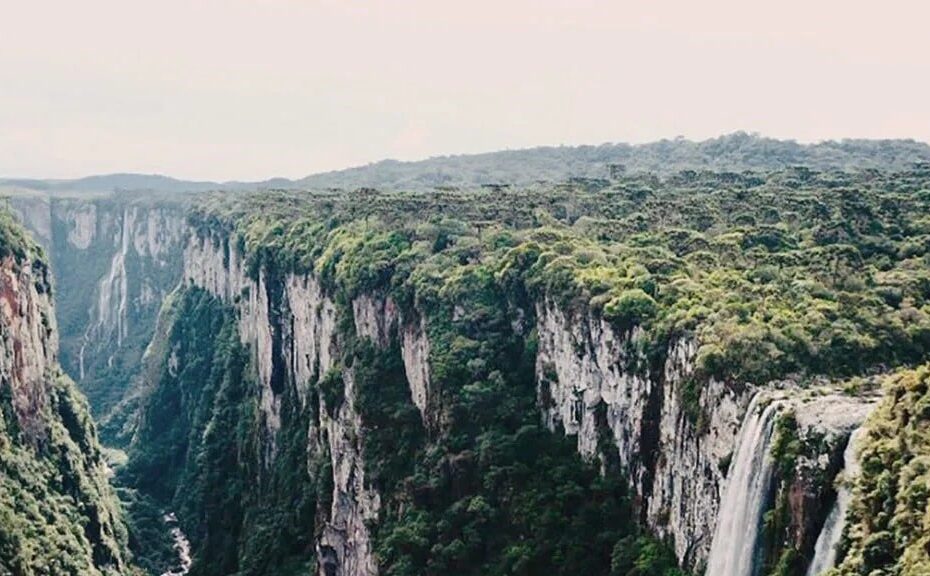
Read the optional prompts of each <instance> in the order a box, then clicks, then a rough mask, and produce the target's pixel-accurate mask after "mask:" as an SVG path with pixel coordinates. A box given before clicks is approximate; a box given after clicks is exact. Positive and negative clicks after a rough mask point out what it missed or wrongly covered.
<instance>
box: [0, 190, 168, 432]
mask: <svg viewBox="0 0 930 576" xmlns="http://www.w3.org/2000/svg"><path fill="white" fill-rule="evenodd" d="M11 204H12V207H13V209H14V210H16V211H17V213H18V214H19V215H20V218H21V219H22V221H23V222H24V224H25V225H26V226H27V227H28V228H29V229H30V230H31V231H32V232H33V234H34V235H35V237H36V238H37V240H38V241H39V242H41V243H42V244H43V246H45V248H46V250H47V252H48V254H49V259H50V261H51V268H52V273H53V276H54V277H55V282H56V286H57V287H58V290H57V292H56V298H55V305H56V311H57V315H58V323H59V327H60V335H61V363H62V366H63V367H64V369H65V371H66V372H67V373H68V374H70V375H71V377H72V378H74V380H75V381H76V382H77V384H78V386H79V387H80V388H81V390H82V391H83V392H84V394H85V395H86V396H87V397H88V400H89V401H90V405H91V409H92V411H93V413H94V416H95V417H96V418H97V419H98V420H100V421H101V422H102V430H101V432H102V434H103V437H104V439H105V440H106V441H107V442H109V443H115V444H122V443H124V442H125V441H126V438H125V434H126V433H125V431H124V428H125V426H126V422H124V417H125V415H126V414H127V412H128V411H126V410H122V409H120V410H116V406H117V404H118V403H119V402H120V401H121V400H123V394H124V392H125V391H126V390H127V388H129V387H130V386H129V384H130V382H131V381H132V380H133V379H134V378H136V377H137V376H138V373H139V367H140V366H141V358H142V354H143V352H144V350H145V347H146V346H147V345H148V342H149V341H150V340H151V338H152V333H153V330H154V327H155V320H156V318H157V315H158V310H159V309H160V308H161V303H162V301H163V300H164V298H165V296H166V294H167V293H168V292H170V291H171V290H172V289H173V288H174V286H175V285H176V284H177V282H178V280H179V278H180V272H181V253H182V248H183V238H182V231H183V222H184V215H183V214H184V213H183V208H182V204H181V203H180V202H179V201H175V200H173V199H170V198H165V199H161V198H159V197H157V196H156V197H149V198H143V199H140V198H132V197H129V198H121V197H117V196H109V195H104V196H99V197H98V196H94V197H91V198H66V197H64V198H63V197H57V196H54V195H46V194H30V195H20V196H14V197H13V198H12V199H11Z"/></svg>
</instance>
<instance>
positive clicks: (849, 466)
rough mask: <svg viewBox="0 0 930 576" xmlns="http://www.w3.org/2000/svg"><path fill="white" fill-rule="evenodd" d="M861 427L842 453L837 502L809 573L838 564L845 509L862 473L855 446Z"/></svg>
mask: <svg viewBox="0 0 930 576" xmlns="http://www.w3.org/2000/svg"><path fill="white" fill-rule="evenodd" d="M861 430H862V429H861V428H857V429H856V430H855V431H854V432H853V433H852V434H850V436H849V441H848V442H847V443H846V450H845V451H844V452H843V478H842V481H841V482H840V483H839V485H838V486H837V493H836V502H835V503H834V504H833V508H831V509H830V514H829V516H827V519H826V521H825V522H824V525H823V530H821V531H820V535H819V536H818V537H817V543H816V544H815V545H814V559H813V560H811V564H810V566H809V567H808V568H807V576H818V574H822V573H824V572H826V571H827V570H829V569H830V568H833V566H834V564H836V547H837V545H838V544H839V543H840V538H842V536H843V527H844V526H845V524H846V512H847V511H848V510H849V503H850V501H851V500H852V484H853V482H854V481H855V479H856V477H857V476H858V475H859V458H858V456H859V455H858V454H857V453H856V445H857V442H858V440H859V435H860V432H861Z"/></svg>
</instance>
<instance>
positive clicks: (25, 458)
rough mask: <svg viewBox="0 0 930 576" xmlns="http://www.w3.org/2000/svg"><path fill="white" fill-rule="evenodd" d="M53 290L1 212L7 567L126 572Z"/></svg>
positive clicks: (2, 545)
mask: <svg viewBox="0 0 930 576" xmlns="http://www.w3.org/2000/svg"><path fill="white" fill-rule="evenodd" d="M51 293H52V288H51V283H50V277H49V270H48V263H47V262H46V260H45V257H44V255H43V254H42V252H41V249H40V248H38V247H37V246H36V245H35V244H33V243H32V241H31V240H29V239H27V238H26V237H25V233H24V232H23V231H22V230H21V229H19V228H18V225H17V224H14V223H13V222H12V221H11V217H10V215H9V214H7V213H3V214H0V518H2V520H0V572H3V573H7V574H24V575H29V574H91V575H92V574H122V573H126V571H127V570H128V564H127V555H126V551H125V550H126V542H125V539H126V533H125V528H124V527H123V524H122V521H121V519H120V516H119V509H118V506H117V505H116V503H115V499H114V497H113V495H112V493H111V491H110V487H109V485H108V482H107V478H108V475H109V474H108V469H107V466H106V464H105V463H104V460H103V457H102V455H101V448H100V445H99V444H98V443H97V437H96V432H95V430H94V426H93V424H92V421H91V418H90V416H89V415H88V412H87V407H86V404H85V402H84V400H83V398H81V397H80V395H79V394H78V392H77V391H76V389H75V387H74V384H73V383H72V382H71V380H70V379H69V378H68V377H67V376H66V375H65V374H64V373H63V372H62V371H61V368H60V367H59V365H58V335H57V332H56V327H55V319H54V311H53V308H52V303H51Z"/></svg>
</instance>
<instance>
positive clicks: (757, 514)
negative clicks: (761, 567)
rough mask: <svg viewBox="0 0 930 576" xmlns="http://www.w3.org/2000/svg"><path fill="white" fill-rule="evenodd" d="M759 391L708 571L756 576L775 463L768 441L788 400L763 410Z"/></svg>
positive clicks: (726, 495)
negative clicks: (759, 539) (760, 539)
mask: <svg viewBox="0 0 930 576" xmlns="http://www.w3.org/2000/svg"><path fill="white" fill-rule="evenodd" d="M759 396H760V395H759V394H756V396H755V397H753V399H752V402H751V403H750V405H749V410H748V411H747V412H746V417H745V418H744V419H743V425H742V428H740V433H739V444H738V446H737V449H736V454H735V455H734V459H733V462H732V464H731V466H730V471H729V473H728V474H727V484H726V490H725V492H724V497H723V500H722V501H721V503H720V515H719V519H718V520H717V529H716V531H715V532H714V540H713V543H712V544H711V548H710V556H709V557H708V560H707V570H706V572H705V573H706V574H707V575H708V576H753V573H754V569H755V566H756V565H757V564H758V562H757V555H758V554H757V552H758V550H759V546H758V545H757V540H758V536H759V532H760V528H761V525H762V514H763V508H764V507H765V504H766V500H767V499H768V495H769V489H770V487H771V479H772V468H773V465H774V462H773V459H772V456H771V455H770V453H769V452H770V448H769V444H770V441H771V439H772V431H773V429H774V427H775V419H776V417H777V416H778V414H779V412H780V411H781V409H782V407H783V406H784V405H785V403H784V402H783V401H779V400H774V401H772V402H771V403H769V404H768V405H767V406H765V407H764V409H761V410H760V408H762V406H761V404H762V400H761V399H760V397H759Z"/></svg>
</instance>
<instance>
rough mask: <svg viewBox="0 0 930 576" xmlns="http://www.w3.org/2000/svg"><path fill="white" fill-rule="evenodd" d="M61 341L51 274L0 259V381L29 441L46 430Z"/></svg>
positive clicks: (24, 264) (41, 435) (35, 440)
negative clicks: (50, 385) (51, 293)
mask: <svg viewBox="0 0 930 576" xmlns="http://www.w3.org/2000/svg"><path fill="white" fill-rule="evenodd" d="M57 353H58V341H57V335H56V332H55V320H54V316H53V314H52V305H51V302H50V301H49V290H48V278H47V277H46V276H45V271H44V269H39V270H33V263H32V262H31V261H25V262H21V263H17V262H15V261H14V259H13V257H12V256H7V257H5V258H3V259H2V260H0V380H2V381H0V385H2V386H3V387H9V390H10V395H11V403H12V405H13V411H14V413H15V415H16V419H17V421H18V425H19V429H20V431H21V432H22V434H23V435H24V437H25V439H26V440H27V441H28V442H29V443H31V444H33V445H34V444H37V443H38V442H39V441H40V440H42V439H43V438H44V436H45V433H46V426H47V424H48V423H47V422H46V421H45V419H44V417H43V413H44V412H45V410H46V408H47V407H48V396H49V392H48V382H49V379H50V373H51V368H52V366H53V365H54V363H55V362H56V361H57Z"/></svg>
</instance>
